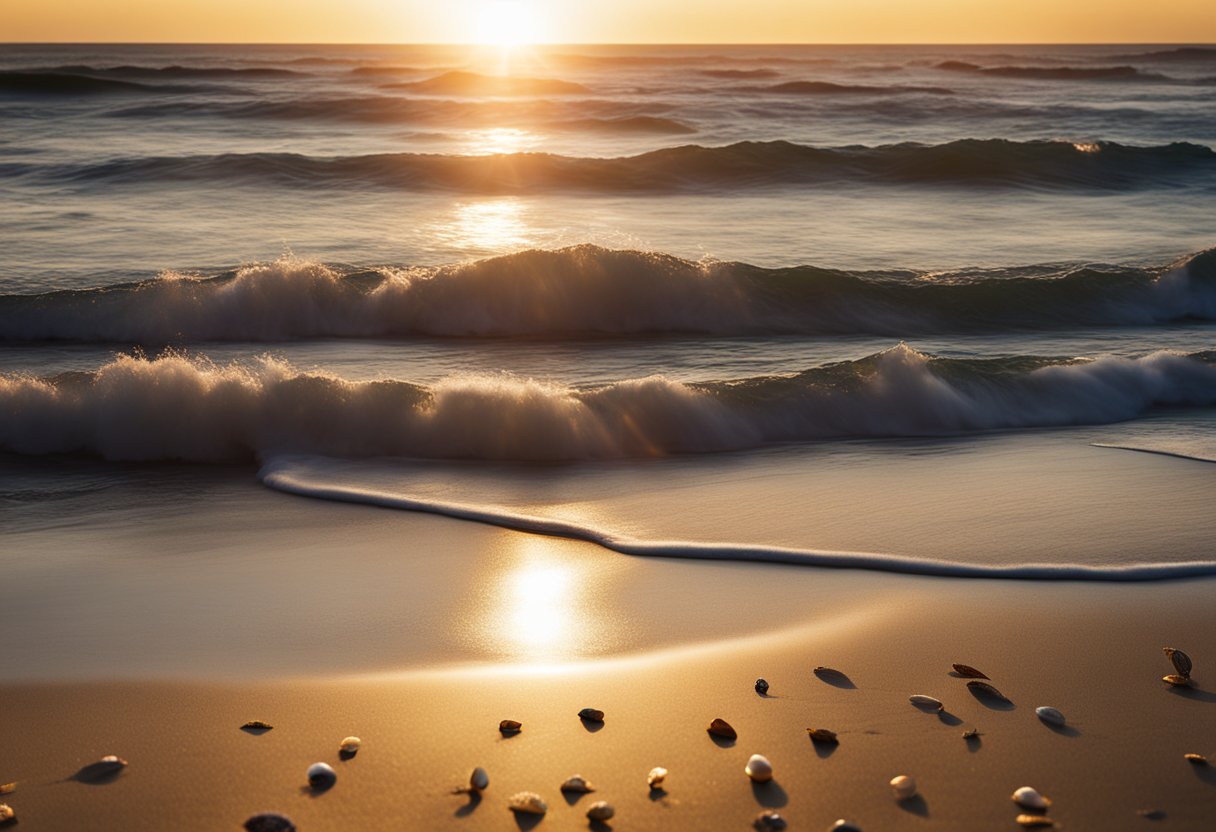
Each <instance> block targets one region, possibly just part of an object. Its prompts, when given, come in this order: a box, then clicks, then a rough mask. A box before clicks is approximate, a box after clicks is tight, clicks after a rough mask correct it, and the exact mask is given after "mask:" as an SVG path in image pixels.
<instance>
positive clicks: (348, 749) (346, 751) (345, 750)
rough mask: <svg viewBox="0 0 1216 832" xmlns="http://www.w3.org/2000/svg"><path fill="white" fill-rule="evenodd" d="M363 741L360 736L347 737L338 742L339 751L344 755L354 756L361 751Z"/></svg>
mask: <svg viewBox="0 0 1216 832" xmlns="http://www.w3.org/2000/svg"><path fill="white" fill-rule="evenodd" d="M360 745H362V741H361V740H360V739H359V738H358V737H347V738H346V739H344V740H342V742H340V743H339V744H338V753H339V754H341V755H342V756H344V757H353V756H355V754H357V753H358V752H359V746H360Z"/></svg>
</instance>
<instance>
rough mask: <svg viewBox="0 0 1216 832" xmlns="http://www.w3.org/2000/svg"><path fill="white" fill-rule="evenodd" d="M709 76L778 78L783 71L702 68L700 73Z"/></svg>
mask: <svg viewBox="0 0 1216 832" xmlns="http://www.w3.org/2000/svg"><path fill="white" fill-rule="evenodd" d="M698 74H699V75H704V76H705V77H707V78H736V79H738V78H778V77H780V76H781V73H780V72H778V71H777V70H775V69H766V68H760V69H702V70H700V72H699V73H698Z"/></svg>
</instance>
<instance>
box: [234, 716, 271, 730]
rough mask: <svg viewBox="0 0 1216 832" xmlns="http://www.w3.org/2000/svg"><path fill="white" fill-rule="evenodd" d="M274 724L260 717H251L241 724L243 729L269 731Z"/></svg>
mask: <svg viewBox="0 0 1216 832" xmlns="http://www.w3.org/2000/svg"><path fill="white" fill-rule="evenodd" d="M273 727H274V726H273V725H271V724H270V723H269V722H263V721H262V720H260V719H251V720H249V721H248V722H246V723H245V724H244V725H242V726H241V730H242V731H269V730H270V729H271V728H273Z"/></svg>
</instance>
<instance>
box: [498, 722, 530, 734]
mask: <svg viewBox="0 0 1216 832" xmlns="http://www.w3.org/2000/svg"><path fill="white" fill-rule="evenodd" d="M498 730H499V731H501V732H502V733H504V734H518V733H519V732H520V731H522V730H524V724H523V723H522V722H516V721H515V720H513V719H504V720H503V721H502V722H500V723H498Z"/></svg>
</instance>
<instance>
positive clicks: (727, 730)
mask: <svg viewBox="0 0 1216 832" xmlns="http://www.w3.org/2000/svg"><path fill="white" fill-rule="evenodd" d="M705 730H706V731H708V732H709V733H711V734H713V735H714V736H715V737H721V738H722V739H724V740H733V739H738V738H739V735H738V733H736V732H735V729H734V726H732V725H731V724H730V723H729V722H727V721H726V720H725V719H715V720H714V721H713V722H711V723H709V727H708V728H706V729H705Z"/></svg>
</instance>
